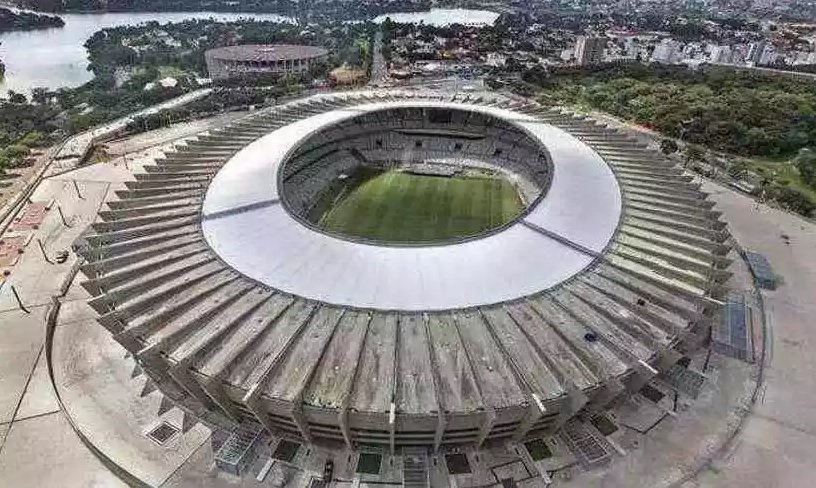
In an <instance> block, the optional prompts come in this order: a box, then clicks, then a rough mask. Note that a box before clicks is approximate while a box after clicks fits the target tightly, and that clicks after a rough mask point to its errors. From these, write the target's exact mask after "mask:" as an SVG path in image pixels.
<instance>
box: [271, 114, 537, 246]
mask: <svg viewBox="0 0 816 488" xmlns="http://www.w3.org/2000/svg"><path fill="white" fill-rule="evenodd" d="M552 174H553V169H552V163H551V160H550V158H549V156H548V153H547V150H546V149H545V148H544V146H543V144H542V143H541V142H540V140H539V139H538V138H536V137H534V136H533V135H531V134H530V133H529V132H528V131H527V130H526V129H525V128H523V127H522V126H521V125H518V124H515V123H513V121H511V120H508V119H506V118H499V117H496V116H494V115H492V114H490V113H485V112H482V111H473V110H467V109H465V108H451V107H422V106H419V107H412V106H397V107H389V108H383V109H379V110H373V111H367V112H363V113H361V114H355V115H352V116H350V117H348V118H345V119H343V120H340V121H338V122H335V123H332V124H329V125H326V126H322V127H321V128H320V129H318V130H316V131H315V132H313V133H311V134H309V135H308V136H306V137H305V138H303V139H301V140H300V142H299V143H298V144H296V145H295V146H294V147H293V148H292V149H291V150H290V151H289V153H288V155H287V157H286V158H285V160H284V161H283V162H282V164H281V165H280V169H279V171H278V188H279V189H280V196H281V201H282V203H283V204H284V206H285V208H286V209H287V211H288V212H289V213H290V214H291V215H293V216H294V217H295V218H296V219H298V220H299V221H300V222H301V223H302V224H304V225H306V226H308V227H310V228H312V229H314V230H316V231H319V232H322V233H325V234H329V235H331V236H333V237H337V238H340V239H345V240H350V241H355V242H365V243H371V244H377V245H386V246H387V245H392V246H406V245H407V246H417V245H419V246H422V245H435V246H438V245H444V244H454V243H459V242H462V241H466V240H470V239H474V238H478V237H483V236H485V235H487V234H491V233H495V232H498V231H500V230H502V229H504V228H506V227H507V226H509V225H511V224H512V223H513V222H515V221H516V220H517V219H518V218H520V217H521V216H523V215H524V214H526V213H527V211H528V210H529V209H530V208H532V207H533V206H534V204H535V203H536V202H537V201H538V200H539V199H541V198H542V197H543V195H544V194H545V193H546V191H547V189H548V187H549V185H550V182H551V179H552Z"/></svg>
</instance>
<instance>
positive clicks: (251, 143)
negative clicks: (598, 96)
mask: <svg viewBox="0 0 816 488" xmlns="http://www.w3.org/2000/svg"><path fill="white" fill-rule="evenodd" d="M145 169H146V173H144V174H137V175H136V177H137V181H135V182H132V183H129V184H128V189H127V190H123V191H120V192H118V193H117V197H118V199H117V200H115V201H112V202H110V203H109V204H108V208H106V209H105V210H103V211H102V213H101V221H100V222H97V223H95V224H93V233H92V234H91V235H88V236H87V238H86V240H87V245H86V247H85V249H84V250H83V253H84V255H85V257H86V259H87V263H86V264H85V265H84V267H83V272H84V273H85V274H86V275H87V276H88V277H89V280H88V281H86V282H85V283H84V286H85V287H86V288H87V289H88V290H89V291H90V292H91V293H92V294H93V295H94V298H93V299H92V300H91V302H90V304H91V306H92V307H93V308H94V309H95V310H96V311H97V312H98V313H99V314H100V317H99V322H100V323H101V324H102V325H103V326H104V327H105V328H107V329H108V330H109V331H110V332H111V334H113V337H114V338H115V339H116V340H117V341H118V342H119V343H120V344H121V345H122V346H124V347H125V348H126V349H127V350H128V351H129V352H131V353H132V354H133V355H134V356H135V357H136V358H137V359H138V361H139V363H140V364H141V365H142V367H143V368H144V370H145V372H146V374H148V375H149V377H150V378H151V379H152V380H153V381H154V382H155V383H156V385H157V386H158V387H159V388H160V389H161V390H162V392H164V393H165V394H166V395H167V396H169V397H170V398H172V400H173V401H174V402H175V403H176V404H177V405H179V406H180V407H182V408H184V409H185V410H186V411H188V412H192V413H193V414H194V415H195V416H196V417H198V418H199V419H201V420H203V421H205V422H207V423H208V424H210V425H218V426H221V427H223V428H226V429H230V430H234V431H235V432H236V434H235V436H234V441H233V442H232V444H230V443H229V442H228V443H227V444H228V445H229V446H228V447H229V449H232V452H233V453H239V452H243V451H241V449H242V448H241V442H244V443H245V444H247V443H252V442H254V439H256V438H258V437H259V436H264V437H266V438H271V439H284V440H287V441H288V442H290V443H298V444H307V445H315V446H322V448H329V449H336V450H337V451H338V452H347V451H349V450H350V451H352V452H361V451H363V452H374V453H377V452H381V453H389V454H395V453H396V454H399V453H412V456H415V457H412V458H411V459H413V460H414V461H411V462H412V463H415V465H414V467H413V468H412V469H414V471H416V472H420V473H421V470H422V463H423V462H425V461H422V460H421V459H422V456H423V455H424V453H434V452H440V451H441V452H450V451H451V450H457V449H472V450H477V451H478V450H481V449H487V448H489V447H490V446H494V445H499V444H502V443H507V442H519V443H523V442H526V441H530V440H533V439H547V438H550V437H552V436H559V438H562V439H564V442H566V443H567V444H568V445H569V446H570V447H571V448H573V449H574V450H575V451H576V452H577V453H579V454H578V456H579V459H580V460H581V461H582V462H584V463H587V464H592V463H594V462H602V461H603V460H604V459H606V458H608V457H609V456H610V452H611V447H610V446H609V445H608V444H607V443H605V441H604V436H603V434H602V433H601V432H599V430H598V425H599V424H598V419H599V418H602V417H603V416H604V415H605V411H606V409H607V408H609V407H610V406H613V405H615V404H616V403H619V402H621V401H625V400H626V399H627V398H628V397H629V396H630V395H632V394H634V393H636V392H639V391H641V390H642V389H644V388H650V385H652V384H654V383H655V382H657V381H666V382H671V381H673V380H677V379H678V378H680V379H682V378H683V376H684V374H685V369H684V364H686V365H687V364H688V363H687V361H684V359H686V358H685V356H686V355H687V354H689V353H690V352H692V351H695V350H696V349H698V348H699V347H700V345H701V344H702V343H703V342H704V341H706V340H707V338H708V336H709V331H710V327H711V322H712V317H713V316H714V314H715V313H716V312H717V309H718V307H719V305H720V300H721V298H722V296H723V294H724V290H723V285H722V283H723V282H724V281H725V280H726V279H727V278H728V273H727V272H726V271H725V268H726V267H727V265H728V263H729V260H728V259H727V258H725V254H726V253H727V252H728V250H729V248H728V246H727V245H725V244H724V241H725V239H726V237H727V232H726V231H725V224H724V223H722V222H721V221H719V220H718V216H719V214H718V212H716V211H714V210H712V204H711V203H710V202H708V201H707V200H706V198H705V195H704V194H703V193H701V192H700V191H699V189H698V187H697V186H696V185H695V184H694V183H692V181H691V177H690V176H687V175H684V173H683V171H682V169H681V168H678V167H676V166H674V165H673V164H672V163H670V162H669V161H667V160H666V159H665V158H664V157H663V156H662V155H661V154H660V153H658V152H657V151H654V150H652V149H650V148H647V147H646V146H644V145H642V144H640V143H639V142H637V141H635V140H634V139H631V138H629V137H628V136H626V135H623V134H621V133H619V132H617V131H615V130H612V129H608V128H606V127H605V126H602V125H599V124H596V123H595V122H594V121H592V120H588V119H584V118H581V117H576V116H573V115H571V114H565V113H562V112H560V111H557V110H551V109H547V108H543V107H540V106H538V105H536V104H534V103H532V102H525V101H515V100H511V99H506V98H503V97H499V96H496V95H491V96H486V95H474V94H468V95H461V94H460V95H456V96H451V95H445V96H443V95H438V94H435V93H429V92H401V91H383V92H353V93H345V94H329V95H318V96H313V97H310V98H305V99H303V100H300V101H297V102H292V103H288V104H285V105H281V106H279V107H274V108H272V109H269V110H266V111H262V112H259V113H257V114H256V115H254V116H252V117H251V118H247V119H243V120H241V121H239V122H237V123H235V124H233V125H231V126H229V127H226V128H223V129H217V130H213V131H211V132H210V133H208V134H206V135H202V136H200V137H198V139H197V140H195V141H192V142H189V143H188V144H186V145H184V146H180V147H178V148H177V150H176V151H175V152H171V153H167V154H166V155H165V157H164V158H163V159H159V160H157V161H156V164H155V165H154V166H148V167H146V168H145ZM247 433H249V434H247ZM242 439H244V440H242ZM247 439H248V440H247ZM244 447H245V446H244ZM229 455H230V453H219V456H221V459H222V461H223V462H224V463H226V464H229V463H234V464H238V463H239V462H240V460H239V459H238V458H239V457H240V456H239V455H238V454H235V455H234V456H233V458H231V459H227V458H229ZM416 456H419V457H418V458H417V457H416ZM416 459H420V461H416ZM406 466H408V461H406ZM405 469H406V473H408V472H409V471H410V470H409V469H408V468H407V467H406V468H405ZM405 476H406V478H405V480H404V483H405V484H410V483H408V476H409V475H408V474H406V475H405ZM419 478H420V481H418V482H417V483H418V484H423V482H422V481H421V475H419Z"/></svg>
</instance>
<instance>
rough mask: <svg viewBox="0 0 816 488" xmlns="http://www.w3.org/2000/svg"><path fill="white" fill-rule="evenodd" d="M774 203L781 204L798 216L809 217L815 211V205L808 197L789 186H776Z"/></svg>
mask: <svg viewBox="0 0 816 488" xmlns="http://www.w3.org/2000/svg"><path fill="white" fill-rule="evenodd" d="M775 190H776V201H777V202H779V203H780V204H782V206H784V207H785V208H787V209H788V210H792V211H794V212H796V213H798V214H800V215H804V216H805V217H809V216H810V214H812V213H813V210H814V209H816V203H813V201H811V199H810V198H808V196H807V195H806V194H805V193H803V192H802V191H801V190H799V189H797V188H793V187H790V186H777V187H776V188H775Z"/></svg>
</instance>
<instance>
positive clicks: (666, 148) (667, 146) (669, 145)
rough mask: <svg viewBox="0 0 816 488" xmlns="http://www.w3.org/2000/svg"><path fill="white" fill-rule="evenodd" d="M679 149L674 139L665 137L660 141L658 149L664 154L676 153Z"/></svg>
mask: <svg viewBox="0 0 816 488" xmlns="http://www.w3.org/2000/svg"><path fill="white" fill-rule="evenodd" d="M679 149H680V147H678V146H677V142H675V140H674V139H668V138H666V139H663V140H661V141H660V151H661V152H662V153H663V154H665V155H666V156H668V155H669V154H674V153H676V152H677V151H678V150H679Z"/></svg>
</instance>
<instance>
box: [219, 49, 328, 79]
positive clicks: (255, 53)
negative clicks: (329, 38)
mask: <svg viewBox="0 0 816 488" xmlns="http://www.w3.org/2000/svg"><path fill="white" fill-rule="evenodd" d="M327 56H328V51H327V50H325V49H323V48H319V47H312V46H291V45H274V46H262V45H244V46H228V47H223V48H216V49H211V50H209V51H207V52H206V53H204V59H205V61H206V63H207V72H208V73H209V75H210V78H212V79H214V80H223V79H227V78H231V77H234V76H240V75H246V74H274V75H286V74H302V73H306V72H308V71H309V68H310V67H311V66H312V65H314V64H315V63H318V62H321V61H324V60H325V59H326V57H327Z"/></svg>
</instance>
